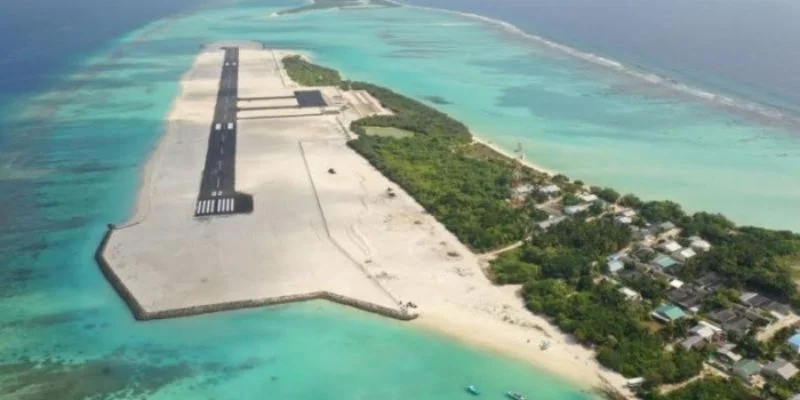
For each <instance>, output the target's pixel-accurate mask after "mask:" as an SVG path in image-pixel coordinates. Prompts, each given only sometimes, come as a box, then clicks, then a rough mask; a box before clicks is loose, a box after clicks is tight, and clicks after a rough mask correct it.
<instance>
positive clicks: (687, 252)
mask: <svg viewBox="0 0 800 400" xmlns="http://www.w3.org/2000/svg"><path fill="white" fill-rule="evenodd" d="M696 255H697V253H695V252H694V250H692V249H681V250H678V251H676V252H674V253H672V257H673V258H674V259H676V260H678V261H680V262H686V261H688V260H689V259H690V258H692V257H694V256H696Z"/></svg>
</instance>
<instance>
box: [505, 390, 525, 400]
mask: <svg viewBox="0 0 800 400" xmlns="http://www.w3.org/2000/svg"><path fill="white" fill-rule="evenodd" d="M506 396H508V398H509V399H512V400H525V396H523V395H522V394H520V393H517V392H512V391H509V392H508V393H506Z"/></svg>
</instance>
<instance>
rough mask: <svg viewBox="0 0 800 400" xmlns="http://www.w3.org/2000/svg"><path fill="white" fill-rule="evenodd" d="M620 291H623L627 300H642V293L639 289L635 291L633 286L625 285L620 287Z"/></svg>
mask: <svg viewBox="0 0 800 400" xmlns="http://www.w3.org/2000/svg"><path fill="white" fill-rule="evenodd" d="M619 292H620V293H622V295H623V296H625V300H628V301H641V300H642V295H640V294H639V292H637V291H635V290H633V289H631V288H627V287H625V286H623V287H621V288H619Z"/></svg>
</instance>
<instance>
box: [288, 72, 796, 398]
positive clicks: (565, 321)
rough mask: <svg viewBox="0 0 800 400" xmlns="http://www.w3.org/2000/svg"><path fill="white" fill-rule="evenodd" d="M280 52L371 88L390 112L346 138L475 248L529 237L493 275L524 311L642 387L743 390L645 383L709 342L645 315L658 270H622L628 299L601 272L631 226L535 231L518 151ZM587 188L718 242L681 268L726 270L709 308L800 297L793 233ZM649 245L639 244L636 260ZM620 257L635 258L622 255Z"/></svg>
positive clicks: (689, 367) (755, 347)
mask: <svg viewBox="0 0 800 400" xmlns="http://www.w3.org/2000/svg"><path fill="white" fill-rule="evenodd" d="M284 64H285V65H286V68H287V71H288V73H289V75H290V77H292V79H294V80H295V81H297V82H299V83H302V84H306V85H338V86H340V87H342V88H345V89H347V88H352V89H357V90H366V91H368V92H370V94H371V95H372V96H374V97H375V98H376V99H378V100H379V101H380V102H381V104H382V105H383V107H385V108H388V109H390V110H392V111H393V113H394V115H389V116H372V117H367V118H363V119H360V120H358V121H355V122H353V123H352V124H351V130H353V131H354V132H355V133H357V134H358V135H359V138H358V139H356V140H352V141H350V142H349V143H348V144H349V145H350V146H351V147H352V148H353V149H354V150H355V151H357V152H358V153H360V154H361V155H362V156H364V158H366V159H367V160H368V161H369V162H370V163H371V164H372V165H373V166H374V167H375V168H377V169H378V170H380V171H381V172H382V173H383V174H384V175H385V176H387V177H388V178H389V179H391V180H392V181H394V182H395V183H397V184H398V185H400V186H402V187H403V188H404V190H405V191H407V192H408V193H409V194H411V195H412V196H413V197H414V198H415V199H416V200H417V201H418V202H419V203H420V204H422V205H423V206H424V207H425V209H426V210H427V211H428V212H429V213H431V214H432V215H433V216H434V217H436V218H437V219H438V220H439V221H440V222H442V223H443V224H444V225H445V226H446V227H447V228H448V229H449V230H450V231H452V232H453V233H454V234H455V235H456V236H457V237H458V238H459V239H460V240H461V241H462V242H463V243H465V244H467V245H469V246H470V247H472V248H473V249H475V250H478V251H483V250H489V249H493V248H498V247H501V246H504V245H507V244H510V243H513V242H515V241H518V240H523V239H524V240H525V241H526V242H525V243H524V245H523V246H521V247H520V248H517V249H515V250H512V251H508V252H505V253H503V254H502V255H501V256H500V257H498V258H497V259H496V260H495V261H493V262H492V267H491V270H490V273H491V276H492V279H493V280H494V281H496V282H498V283H501V284H511V283H514V284H523V291H522V293H523V296H524V300H525V304H526V306H527V307H528V308H529V309H530V310H531V311H533V312H536V313H541V314H544V315H546V316H548V317H549V318H550V319H551V320H552V321H553V322H554V323H556V324H557V325H558V326H559V327H560V328H561V329H562V330H563V331H565V332H568V333H571V334H573V335H574V336H575V338H576V339H577V340H578V341H580V342H581V343H583V344H585V345H588V346H592V347H593V348H595V349H596V350H597V359H598V360H599V361H600V363H602V364H603V365H605V366H607V367H609V368H611V369H613V370H616V371H619V372H621V373H622V374H624V375H626V376H628V377H634V376H641V377H644V378H645V379H646V381H647V384H646V385H647V387H645V388H644V390H645V391H644V392H643V394H644V395H645V396H646V397H645V398H647V399H649V400H682V399H733V400H736V399H744V398H745V396H747V395H748V391H747V389H745V388H744V387H743V386H742V385H741V384H739V383H736V382H725V381H721V380H718V379H701V380H698V381H695V382H693V383H691V384H689V385H687V386H685V387H683V388H681V389H678V390H675V391H673V392H670V393H668V394H664V395H660V394H658V393H657V392H655V391H653V392H650V391H649V389H650V388H652V387H654V386H658V385H660V384H662V383H677V382H681V381H684V380H686V379H688V378H690V377H693V376H695V375H697V373H698V372H699V371H700V369H701V367H702V363H703V360H704V359H705V357H706V356H707V354H705V353H703V352H700V351H686V350H684V349H683V348H682V347H680V346H675V347H674V349H673V350H665V348H666V347H667V346H666V345H667V344H668V343H672V342H674V341H675V340H677V339H678V338H681V337H684V336H685V334H686V332H687V330H688V328H689V327H690V324H692V323H693V322H694V321H693V320H692V319H691V318H686V319H683V320H680V321H677V322H674V323H672V324H667V325H657V324H655V323H654V322H653V321H652V320H651V318H650V316H649V312H650V311H651V309H652V307H651V305H654V304H660V303H661V302H662V301H663V299H664V297H665V294H666V291H667V288H668V286H667V282H666V281H665V280H663V279H653V278H650V277H647V276H645V275H637V274H630V275H628V276H625V277H623V278H621V280H622V283H623V284H625V285H627V286H629V287H631V288H633V289H635V290H637V291H638V292H640V293H641V294H642V296H643V297H644V298H645V299H646V300H647V301H645V302H631V301H626V299H625V298H624V296H623V295H622V294H620V293H619V291H618V289H619V287H618V286H617V285H616V284H612V283H610V282H609V281H607V280H605V279H603V278H602V277H600V274H601V272H602V270H603V268H605V265H606V259H605V257H606V256H608V255H610V254H612V253H615V252H618V251H619V250H621V249H623V248H625V247H627V246H629V244H630V242H631V240H632V233H631V230H630V229H629V228H628V227H626V226H624V225H621V224H617V223H615V222H614V221H613V218H612V217H610V216H605V217H598V218H594V219H590V220H585V219H584V218H581V217H577V218H568V219H566V220H564V221H563V222H561V223H560V224H557V225H554V226H551V227H550V228H548V230H547V231H544V232H542V231H534V230H533V229H532V227H533V222H534V221H541V220H544V219H546V218H547V217H548V215H547V214H546V213H544V212H543V211H541V210H538V209H536V208H535V207H533V203H534V202H541V201H544V200H545V199H546V197H547V196H542V195H540V194H534V195H532V196H530V197H529V198H528V199H527V200H526V202H525V203H524V204H523V205H522V206H521V207H518V208H517V207H513V206H512V205H511V204H510V202H509V201H508V198H509V195H510V191H511V181H512V177H514V179H519V178H520V175H519V172H520V169H519V168H517V165H516V164H515V162H514V161H512V160H510V159H508V158H505V157H502V156H500V155H499V154H498V153H497V152H495V151H493V150H491V149H490V148H488V147H486V146H483V145H478V144H475V143H473V142H472V135H471V134H470V132H469V130H468V129H467V127H466V126H465V125H464V124H462V123H460V122H458V121H456V120H454V119H452V118H451V117H449V116H448V115H446V114H444V113H442V112H440V111H437V110H435V109H433V108H431V107H429V106H428V105H426V104H424V103H421V102H419V101H416V100H413V99H410V98H408V97H405V96H402V95H400V94H398V93H395V92H393V91H391V90H389V89H386V88H382V87H379V86H375V85H372V84H369V83H363V82H351V81H343V80H342V79H341V77H340V76H339V74H338V73H337V72H336V71H334V70H330V69H327V68H323V67H319V66H316V65H314V64H311V63H308V62H306V61H304V60H302V59H301V58H299V57H287V58H286V59H284ZM515 172H516V174H515ZM522 178H523V179H524V181H525V182H531V183H535V184H544V183H550V182H552V183H556V184H558V185H559V187H561V189H562V190H563V192H564V193H565V194H564V197H563V199H562V203H563V204H565V205H569V204H578V203H579V202H580V199H579V198H577V197H576V196H575V193H576V191H578V190H580V189H581V188H582V187H583V183H582V182H579V181H571V180H570V179H569V178H568V177H566V176H564V175H556V176H555V177H553V178H552V180H551V181H548V180H547V177H546V176H545V175H544V174H540V173H535V172H532V171H530V170H528V169H523V172H522ZM591 191H592V193H594V194H596V195H597V196H598V197H599V198H602V199H603V200H605V201H607V202H609V203H617V204H620V205H623V206H627V207H632V208H635V209H637V210H638V212H639V215H638V216H637V218H636V222H635V223H636V224H637V225H638V226H646V225H647V223H661V222H668V221H669V222H672V223H674V224H675V225H676V226H677V227H679V228H681V235H682V237H681V238H680V241H681V242H682V243H684V245H686V244H687V242H688V241H689V239H688V237H689V236H692V235H701V236H702V237H703V238H705V239H707V240H708V241H709V242H711V243H712V244H713V247H712V249H711V250H710V251H708V252H701V253H700V254H698V255H697V256H696V257H694V258H692V259H691V260H690V261H689V262H687V263H686V264H684V265H683V266H682V267H681V268H680V269H678V274H679V275H680V277H681V278H682V279H684V280H691V279H693V278H697V277H700V276H702V275H704V274H706V273H708V272H717V273H718V274H719V275H720V276H721V277H723V279H725V280H726V282H727V284H728V288H726V289H723V290H721V291H719V292H717V293H716V294H715V295H713V296H711V297H709V298H708V299H706V300H705V302H704V303H703V308H704V309H706V310H708V309H719V308H724V307H726V306H729V305H730V304H732V303H733V302H735V301H737V298H738V295H739V293H740V290H743V289H754V290H757V291H759V292H763V293H765V294H769V295H770V296H774V297H776V298H777V299H778V300H789V301H791V302H793V304H795V305H797V304H800V296H798V293H797V288H796V287H795V284H794V283H793V279H792V277H793V275H792V274H793V273H796V272H795V270H794V269H795V268H797V266H796V265H795V264H797V262H798V260H800V235H796V234H793V233H790V232H780V231H771V230H766V229H760V228H752V227H741V228H738V227H736V226H735V225H734V224H733V223H732V222H731V221H729V220H727V219H726V218H725V217H724V216H722V215H719V214H710V213H702V212H701V213H695V214H692V215H689V214H687V213H685V212H684V211H683V209H682V208H681V206H680V205H679V204H677V203H675V202H672V201H648V202H645V201H642V200H641V199H639V198H638V197H636V196H634V195H631V194H627V195H624V196H620V194H619V193H618V192H616V191H614V190H613V189H610V188H600V187H592V188H591ZM602 211H603V210H602V207H599V206H598V207H593V208H592V209H591V210H590V212H589V213H588V214H591V215H599V214H601V213H602ZM653 255H654V253H652V254H651V253H647V254H642V258H643V261H646V260H647V259H649V258H652V256H653ZM626 269H633V268H632V266H629V265H626ZM648 303H649V304H648ZM787 332H789V331H788V330H787V331H786V332H780V333H779V335H785V334H787ZM781 337H782V336H781ZM738 339H739V340H738V344H739V348H738V351H740V352H741V353H742V354H743V355H746V356H751V357H756V358H762V359H763V358H764V357H765V356H768V355H772V354H774V353H776V352H778V351H783V350H782V349H783V348H782V347H781V345H782V343H779V342H775V343H771V344H769V345H767V344H764V343H760V342H758V341H757V340H756V339H755V337H754V336H753V335H752V334H750V335H745V336H744V337H742V338H738ZM770 385H771V386H768V389H769V390H771V392H772V393H774V394H777V395H778V397H781V396H782V395H783V394H784V393H788V392H789V391H790V390H794V389H795V386H793V385H794V383H793V382H790V383H788V384H787V383H783V384H781V383H770ZM787 385H788V386H787ZM797 387H798V388H800V378H798V386H797Z"/></svg>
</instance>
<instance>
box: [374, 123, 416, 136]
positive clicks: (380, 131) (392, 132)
mask: <svg viewBox="0 0 800 400" xmlns="http://www.w3.org/2000/svg"><path fill="white" fill-rule="evenodd" d="M364 132H365V133H366V134H367V135H370V136H384V137H391V138H395V139H402V138H407V137H411V136H414V132H411V131H407V130H405V129H398V128H394V127H388V128H387V127H383V126H365V127H364Z"/></svg>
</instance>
